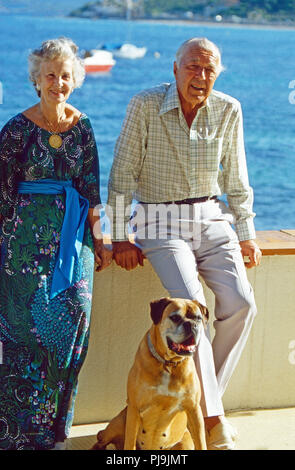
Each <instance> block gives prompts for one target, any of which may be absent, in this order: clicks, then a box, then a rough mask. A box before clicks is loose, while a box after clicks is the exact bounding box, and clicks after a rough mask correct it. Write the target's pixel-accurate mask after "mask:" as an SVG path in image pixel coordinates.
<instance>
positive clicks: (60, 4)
mask: <svg viewBox="0 0 295 470" xmlns="http://www.w3.org/2000/svg"><path fill="white" fill-rule="evenodd" d="M86 3H88V0H0V14H1V13H2V14H3V13H13V14H30V15H38V16H39V15H50V14H52V15H53V16H54V15H55V16H56V15H58V16H60V15H67V14H69V13H70V12H71V11H72V10H75V9H76V8H79V7H81V6H83V5H85V4H86Z"/></svg>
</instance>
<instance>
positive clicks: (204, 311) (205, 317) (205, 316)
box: [199, 304, 209, 325]
mask: <svg viewBox="0 0 295 470" xmlns="http://www.w3.org/2000/svg"><path fill="white" fill-rule="evenodd" d="M199 307H200V309H201V312H202V314H203V322H204V325H206V324H207V323H208V321H209V310H208V308H207V307H205V305H201V304H199Z"/></svg>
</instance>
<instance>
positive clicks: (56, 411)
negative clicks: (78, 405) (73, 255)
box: [0, 114, 100, 450]
mask: <svg viewBox="0 0 295 470" xmlns="http://www.w3.org/2000/svg"><path fill="white" fill-rule="evenodd" d="M60 135H61V136H62V138H63V143H62V146H61V147H60V148H58V149H54V148H52V147H51V146H50V144H49V142H48V140H49V137H50V133H49V132H48V131H46V130H45V129H42V128H40V127H38V126H37V125H36V124H35V123H34V122H32V121H31V120H30V119H28V118H27V117H26V116H24V115H23V114H18V115H17V116H15V117H14V118H12V119H11V120H10V121H9V122H8V123H7V124H6V125H5V126H4V128H3V129H2V131H1V133H0V184H1V188H0V214H1V215H2V222H0V243H1V247H0V250H1V251H0V253H1V259H0V450H1V449H7V450H8V449H9V450H17V449H35V450H42V449H50V448H53V447H54V445H55V443H56V442H62V441H64V439H65V438H66V436H67V435H68V432H69V429H70V426H71V423H72V420H73V407H74V400H75V395H76V391H77V377H78V374H79V371H80V368H81V366H82V364H83V361H84V359H85V356H86V352H87V346H88V339H89V321H90V311H91V296H92V283H93V269H94V255H93V242H92V236H91V233H90V229H89V226H88V224H87V223H86V224H85V231H84V238H83V243H82V248H81V252H80V255H79V259H78V261H76V263H75V267H74V276H75V277H74V283H73V284H72V285H71V286H70V287H69V288H68V289H66V290H64V291H63V292H61V293H60V294H58V295H57V296H56V297H54V298H53V299H52V300H50V298H49V293H50V286H51V281H52V274H53V270H54V266H55V259H56V255H57V253H58V249H59V240H60V234H61V228H62V224H63V217H64V211H65V196H64V194H54V195H52V194H19V193H18V190H17V185H18V183H19V182H21V181H36V180H41V179H54V180H71V181H72V183H73V186H74V188H75V189H76V190H77V191H78V192H79V193H80V194H81V196H83V197H85V198H87V199H88V201H89V207H95V206H96V205H98V204H100V196H99V166H98V155H97V149H96V143H95V139H94V135H93V130H92V127H91V124H90V121H89V119H88V117H87V116H86V115H85V114H82V115H81V117H80V119H79V121H78V123H77V124H76V125H75V126H74V127H72V128H71V129H69V130H68V131H66V132H64V133H61V134H60Z"/></svg>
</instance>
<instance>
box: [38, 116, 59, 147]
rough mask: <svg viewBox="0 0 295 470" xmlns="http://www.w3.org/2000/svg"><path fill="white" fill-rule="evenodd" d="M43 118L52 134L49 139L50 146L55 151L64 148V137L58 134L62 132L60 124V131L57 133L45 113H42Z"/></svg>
mask: <svg viewBox="0 0 295 470" xmlns="http://www.w3.org/2000/svg"><path fill="white" fill-rule="evenodd" d="M41 112H42V111H41ZM42 116H43V119H44V122H45V123H46V125H47V127H49V131H50V132H51V136H50V137H49V140H48V142H49V145H50V146H51V147H52V148H54V149H58V148H59V147H61V146H62V137H61V136H60V135H59V134H58V132H60V130H59V124H58V129H57V130H56V131H55V130H54V129H53V126H52V124H51V123H50V122H49V121H48V119H46V117H45V116H44V114H43V113H42Z"/></svg>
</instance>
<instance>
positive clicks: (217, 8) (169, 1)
mask: <svg viewBox="0 0 295 470" xmlns="http://www.w3.org/2000/svg"><path fill="white" fill-rule="evenodd" d="M131 3H132V10H131V8H128V5H129V7H130V5H131ZM128 12H129V15H130V16H131V17H132V18H133V19H137V18H160V19H166V18H167V19H173V18H175V19H188V20H215V21H231V22H234V23H284V24H295V1H294V0H247V1H246V0H133V1H132V0H99V1H96V2H95V1H94V2H89V3H87V4H85V5H83V6H82V7H80V8H78V9H76V10H74V11H72V12H71V14H70V15H71V16H82V17H87V18H106V17H119V18H122V17H126V15H127V13H128Z"/></svg>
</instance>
